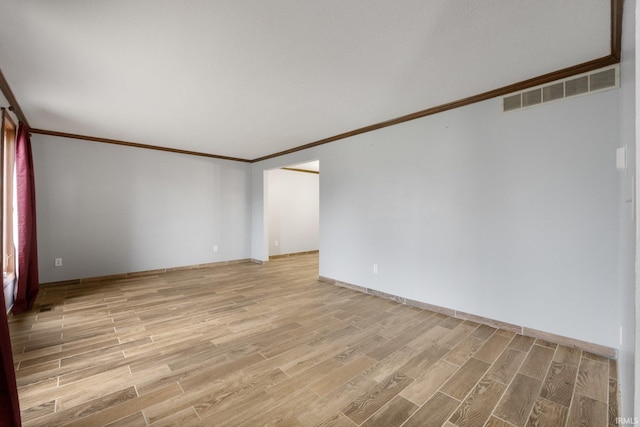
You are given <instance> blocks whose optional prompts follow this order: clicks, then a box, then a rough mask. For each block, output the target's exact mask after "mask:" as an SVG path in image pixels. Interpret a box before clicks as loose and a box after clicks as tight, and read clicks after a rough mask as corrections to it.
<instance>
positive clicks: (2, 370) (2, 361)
mask: <svg viewBox="0 0 640 427" xmlns="http://www.w3.org/2000/svg"><path fill="white" fill-rule="evenodd" d="M0 302H2V304H1V305H0V427H20V425H22V424H21V422H20V405H19V403H18V389H17V387H16V373H15V371H14V369H13V355H12V354H11V337H10V336H9V324H8V323H7V312H6V310H5V309H4V292H0Z"/></svg>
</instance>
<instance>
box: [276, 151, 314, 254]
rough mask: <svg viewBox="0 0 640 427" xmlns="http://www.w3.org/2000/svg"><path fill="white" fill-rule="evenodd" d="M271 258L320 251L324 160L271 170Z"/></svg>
mask: <svg viewBox="0 0 640 427" xmlns="http://www.w3.org/2000/svg"><path fill="white" fill-rule="evenodd" d="M265 184H266V188H267V192H266V196H267V203H266V206H267V214H266V220H267V227H266V228H267V233H266V234H267V242H268V256H269V259H271V258H274V257H286V256H293V255H300V254H307V253H314V252H318V251H319V231H320V225H319V224H320V162H319V161H318V160H316V161H312V162H306V163H298V164H294V165H290V166H286V167H281V168H278V169H272V170H269V171H267V176H266V183H265Z"/></svg>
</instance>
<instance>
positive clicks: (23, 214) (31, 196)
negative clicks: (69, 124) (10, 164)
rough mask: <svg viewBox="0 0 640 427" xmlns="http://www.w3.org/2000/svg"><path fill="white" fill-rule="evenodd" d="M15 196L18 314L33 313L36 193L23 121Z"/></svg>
mask: <svg viewBox="0 0 640 427" xmlns="http://www.w3.org/2000/svg"><path fill="white" fill-rule="evenodd" d="M16 193H17V197H18V286H17V292H16V300H15V302H14V305H13V312H14V313H15V314H18V313H24V312H25V311H29V310H31V307H33V303H34V302H35V300H36V296H38V290H39V283H38V242H37V236H36V191H35V179H34V174H33V157H32V155H31V139H30V137H29V127H28V126H27V125H25V124H24V123H22V122H20V124H19V125H18V134H17V137H16Z"/></svg>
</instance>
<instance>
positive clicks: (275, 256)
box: [269, 251, 320, 260]
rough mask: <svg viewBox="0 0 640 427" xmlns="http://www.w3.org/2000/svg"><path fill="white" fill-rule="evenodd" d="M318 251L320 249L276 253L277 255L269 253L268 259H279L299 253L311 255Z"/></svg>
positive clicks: (298, 254) (299, 254)
mask: <svg viewBox="0 0 640 427" xmlns="http://www.w3.org/2000/svg"><path fill="white" fill-rule="evenodd" d="M317 253H320V251H305V252H292V253H290V254H278V255H269V259H270V260H272V259H279V258H289V257H293V256H301V255H312V254H317Z"/></svg>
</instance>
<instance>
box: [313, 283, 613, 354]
mask: <svg viewBox="0 0 640 427" xmlns="http://www.w3.org/2000/svg"><path fill="white" fill-rule="evenodd" d="M318 280H319V281H320V282H324V283H329V284H332V285H335V286H340V287H343V288H347V289H351V290H354V291H358V292H362V293H365V294H368V295H374V296H377V297H380V298H385V299H388V300H391V301H395V302H397V303H400V304H405V305H409V306H412V307H417V308H421V309H424V310H429V311H433V312H435V313H441V314H446V315H447V316H450V317H455V318H458V319H462V320H470V321H473V322H476V323H480V324H483V325H487V326H491V327H494V328H499V329H505V330H507V331H510V332H514V333H516V334H520V335H526V336H528V337H531V338H536V339H541V340H544V341H549V342H553V343H556V344H560V345H564V346H567V347H573V348H577V349H580V350H583V351H586V352H589V353H593V354H596V355H598V356H603V357H606V358H608V359H617V358H618V350H617V349H615V348H612V347H607V346H604V345H600V344H594V343H590V342H587V341H582V340H579V339H575V338H569V337H565V336H562V335H557V334H553V333H551V332H545V331H540V330H537V329H533V328H529V327H527V326H523V325H515V324H512V323H507V322H502V321H500V320H496V319H490V318H487V317H482V316H477V315H475V314H471V313H465V312H463V311H458V310H454V309H451V308H447V307H441V306H438V305H433V304H428V303H425V302H422V301H416V300H412V299H410V298H404V297H400V296H397V295H393V294H389V293H386V292H381V291H377V290H375V289H370V288H366V287H364V286H359V285H354V284H352V283H347V282H342V281H340V280H336V279H332V278H330V277H326V276H318Z"/></svg>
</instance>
